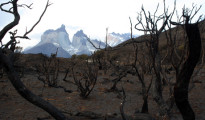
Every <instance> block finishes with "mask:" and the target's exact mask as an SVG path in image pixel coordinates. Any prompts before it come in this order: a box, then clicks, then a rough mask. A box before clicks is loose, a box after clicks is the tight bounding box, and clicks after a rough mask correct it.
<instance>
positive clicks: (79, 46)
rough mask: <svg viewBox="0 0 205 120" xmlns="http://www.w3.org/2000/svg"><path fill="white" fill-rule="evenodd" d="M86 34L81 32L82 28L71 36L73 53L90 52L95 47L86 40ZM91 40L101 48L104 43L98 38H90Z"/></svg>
mask: <svg viewBox="0 0 205 120" xmlns="http://www.w3.org/2000/svg"><path fill="white" fill-rule="evenodd" d="M88 39H89V38H88V37H87V35H86V34H85V33H84V32H83V30H80V31H77V33H76V34H74V36H73V41H72V46H73V48H74V54H77V55H80V54H88V55H89V54H91V52H94V51H95V50H96V49H95V47H94V46H93V45H92V44H91V43H90V42H89V41H88ZM91 42H92V43H93V44H94V45H95V46H96V47H99V45H100V46H101V48H104V47H105V43H103V42H100V41H98V40H91Z"/></svg>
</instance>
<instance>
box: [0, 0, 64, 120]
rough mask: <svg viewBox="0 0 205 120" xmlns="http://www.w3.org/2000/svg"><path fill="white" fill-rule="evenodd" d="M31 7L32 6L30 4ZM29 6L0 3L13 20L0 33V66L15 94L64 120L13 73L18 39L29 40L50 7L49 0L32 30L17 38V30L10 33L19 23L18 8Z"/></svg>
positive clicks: (16, 0) (2, 9)
mask: <svg viewBox="0 0 205 120" xmlns="http://www.w3.org/2000/svg"><path fill="white" fill-rule="evenodd" d="M7 5H11V8H8V9H5V8H4V7H5V6H7ZM31 5H32V4H31ZM31 5H25V4H22V5H19V4H18V0H10V1H9V2H5V3H1V4H0V9H1V11H3V12H6V13H8V14H11V15H13V16H14V20H13V21H12V22H10V23H9V24H7V25H6V26H5V27H4V28H3V29H2V30H1V31H0V43H1V48H0V66H2V67H3V68H4V69H5V72H6V73H7V74H8V78H9V80H10V81H11V83H12V85H13V86H14V87H15V89H16V90H17V92H18V93H19V94H20V95H21V96H22V97H24V98H25V99H26V100H28V101H29V102H31V103H32V104H34V105H36V106H38V107H40V108H42V109H43V110H45V111H47V112H48V113H49V114H50V115H51V116H53V117H54V118H55V119H58V120H65V119H67V118H66V117H65V116H64V115H63V114H62V113H61V112H60V111H59V110H58V109H57V108H56V107H54V106H53V105H51V104H50V103H48V102H46V101H45V100H43V99H42V98H40V97H38V96H36V95H35V94H33V93H32V92H31V91H30V90H28V89H27V88H26V86H25V85H24V84H23V83H22V81H21V80H20V78H19V76H18V74H17V72H16V71H15V69H14V67H13V61H12V59H11V58H12V56H13V54H14V50H15V46H16V43H17V40H16V39H18V38H21V39H29V37H28V34H29V33H31V32H32V30H33V29H34V28H35V27H36V26H37V25H38V23H39V22H40V21H41V18H42V17H43V15H44V13H45V12H46V10H47V8H48V7H49V6H50V5H51V3H50V2H49V0H48V1H47V4H46V7H45V9H44V11H43V13H42V14H41V16H40V18H39V20H38V21H37V22H36V23H35V24H34V25H33V26H32V28H31V29H30V30H28V31H26V32H25V34H24V35H22V36H17V30H15V31H13V32H12V31H10V30H11V29H12V28H14V27H15V26H16V25H18V23H19V21H20V14H19V11H18V8H19V7H27V8H31ZM9 31H10V34H11V38H10V39H11V40H10V41H9V42H7V43H6V44H5V45H3V42H2V41H3V38H4V37H5V35H6V33H8V32H9Z"/></svg>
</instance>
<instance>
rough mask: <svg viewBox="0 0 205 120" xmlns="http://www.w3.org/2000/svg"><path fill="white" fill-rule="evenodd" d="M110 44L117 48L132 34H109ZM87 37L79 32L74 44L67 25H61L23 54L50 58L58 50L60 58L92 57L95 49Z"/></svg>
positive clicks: (97, 43)
mask: <svg viewBox="0 0 205 120" xmlns="http://www.w3.org/2000/svg"><path fill="white" fill-rule="evenodd" d="M107 37H108V39H107V40H108V44H109V46H116V45H118V44H120V43H122V42H124V41H125V40H128V39H130V34H129V33H125V34H119V33H114V32H113V33H110V34H108V36H107ZM88 39H89V38H88V37H87V35H86V34H85V33H84V32H83V30H79V31H77V32H76V33H75V34H74V35H73V38H72V42H71V40H70V39H69V34H68V33H67V31H66V29H65V25H61V27H60V28H58V29H56V30H52V29H50V30H46V31H45V32H44V33H43V35H42V36H41V41H40V42H39V43H38V44H37V45H36V46H34V47H32V48H30V49H26V50H25V51H24V52H23V53H35V54H36V53H43V54H46V55H48V56H50V55H51V53H55V52H56V50H57V48H58V55H57V56H58V57H66V58H67V57H70V56H71V55H73V54H77V55H80V54H88V55H90V54H91V53H92V52H93V51H95V50H96V49H95V47H93V45H92V44H91V43H90V42H89V41H88ZM90 40H91V42H92V43H93V44H94V45H95V46H96V47H100V48H104V47H105V43H104V42H101V41H99V40H97V39H94V40H92V39H90Z"/></svg>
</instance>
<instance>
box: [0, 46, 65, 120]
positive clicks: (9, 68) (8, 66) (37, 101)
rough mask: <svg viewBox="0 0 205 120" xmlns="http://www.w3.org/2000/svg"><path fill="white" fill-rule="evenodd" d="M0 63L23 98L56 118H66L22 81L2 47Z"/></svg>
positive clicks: (57, 119)
mask: <svg viewBox="0 0 205 120" xmlns="http://www.w3.org/2000/svg"><path fill="white" fill-rule="evenodd" d="M0 63H1V64H2V65H3V66H4V68H5V70H6V73H7V74H8V78H9V80H10V81H11V83H12V85H13V86H14V87H15V89H16V90H17V91H18V93H19V94H20V95H21V96H22V97H23V98H25V99H26V100H28V101H29V102H31V103H32V104H34V105H36V106H38V107H40V108H42V109H43V110H45V111H47V112H48V113H49V114H50V115H52V116H53V117H54V118H55V119H56V120H66V117H65V116H64V115H63V114H62V113H61V112H60V111H59V110H58V109H57V108H56V107H54V106H53V105H51V104H50V103H49V102H47V101H45V100H43V99H41V98H40V97H38V96H36V95H35V94H33V93H32V92H31V91H29V90H28V89H27V88H26V86H25V85H24V84H23V83H22V82H21V80H20V78H19V75H18V74H17V73H16V72H15V70H14V68H13V65H12V62H11V61H10V59H8V57H7V56H5V55H4V54H3V52H2V50H1V49H0Z"/></svg>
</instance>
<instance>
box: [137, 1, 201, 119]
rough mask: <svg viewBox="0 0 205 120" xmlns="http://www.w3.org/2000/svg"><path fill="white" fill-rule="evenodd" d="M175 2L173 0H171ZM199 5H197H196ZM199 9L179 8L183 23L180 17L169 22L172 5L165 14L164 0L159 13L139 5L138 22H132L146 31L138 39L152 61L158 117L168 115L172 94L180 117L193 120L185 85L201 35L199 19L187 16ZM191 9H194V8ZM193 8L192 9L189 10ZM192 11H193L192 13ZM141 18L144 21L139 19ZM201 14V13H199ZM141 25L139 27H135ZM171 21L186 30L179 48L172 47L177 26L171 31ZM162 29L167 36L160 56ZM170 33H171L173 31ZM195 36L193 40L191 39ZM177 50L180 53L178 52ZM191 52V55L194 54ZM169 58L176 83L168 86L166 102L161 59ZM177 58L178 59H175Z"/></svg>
mask: <svg viewBox="0 0 205 120" xmlns="http://www.w3.org/2000/svg"><path fill="white" fill-rule="evenodd" d="M175 6H176V1H175ZM199 9H200V8H199ZM199 9H196V10H195V8H194V7H193V8H192V10H190V11H186V9H185V8H184V9H183V15H182V16H181V17H184V18H185V21H184V23H181V21H178V22H172V21H171V19H172V17H173V15H174V13H175V8H174V10H173V12H171V13H170V14H168V12H167V11H168V10H167V9H166V6H165V1H164V13H163V14H162V15H160V16H156V13H157V10H158V7H157V9H156V11H155V12H154V15H151V14H150V12H148V13H147V12H146V11H145V9H144V8H143V7H142V11H141V12H140V13H139V14H138V18H137V20H138V23H137V24H136V26H135V28H136V29H137V30H140V31H147V32H148V33H149V37H150V38H149V39H144V40H143V41H138V43H139V42H146V45H147V47H148V50H149V53H150V56H151V58H152V59H151V61H152V71H153V74H154V82H153V98H154V100H155V101H156V103H157V104H158V106H159V109H160V111H159V113H160V119H165V118H166V119H168V118H169V112H170V109H171V107H172V106H173V102H174V98H175V103H176V105H177V107H178V109H179V110H180V112H181V114H182V116H183V118H184V119H185V120H191V119H192V120H193V119H195V116H194V112H193V110H192V108H191V106H190V105H189V101H188V86H189V82H190V78H191V76H192V73H193V70H194V68H195V66H196V64H197V62H198V60H199V57H200V52H201V38H200V33H199V29H198V22H199V20H198V21H197V22H196V23H194V24H190V21H191V19H193V17H194V16H195V15H196V13H197V12H198V10H199ZM194 10H195V11H194ZM193 11H194V13H193ZM192 13H193V14H192ZM143 18H144V20H145V23H143ZM200 18H201V17H200ZM159 21H163V22H162V26H161V27H160V28H159V29H158V26H159V25H158V22H159ZM139 25H141V27H139ZM171 25H181V26H183V27H184V30H185V32H186V36H187V39H188V40H187V41H186V39H184V41H185V42H184V43H183V50H182V51H179V50H178V49H176V47H179V46H177V45H176V40H177V39H178V38H176V37H178V35H177V31H178V30H179V29H178V27H176V28H175V30H176V31H175V32H173V30H171V28H172V27H171ZM166 26H168V31H166V29H165V28H166ZM163 30H165V31H166V32H165V34H166V36H168V37H167V52H166V54H165V56H162V53H161V52H160V51H159V48H160V46H159V45H160V36H161V34H162V31H163ZM173 33H174V35H173ZM194 39H195V40H194ZM180 52H181V53H180ZM194 53H195V55H194ZM167 58H169V59H170V60H171V61H170V62H171V64H172V66H173V67H174V68H175V73H176V84H175V86H174V91H173V87H171V86H170V98H169V101H170V102H171V103H170V104H168V103H167V102H166V101H165V100H164V98H163V95H162V91H163V84H162V83H163V80H164V81H166V82H167V81H168V84H169V85H170V81H169V80H170V78H169V79H168V78H167V74H166V72H165V71H166V69H167V67H163V65H162V64H164V61H165V59H167ZM176 59H178V60H176Z"/></svg>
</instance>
